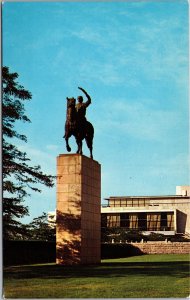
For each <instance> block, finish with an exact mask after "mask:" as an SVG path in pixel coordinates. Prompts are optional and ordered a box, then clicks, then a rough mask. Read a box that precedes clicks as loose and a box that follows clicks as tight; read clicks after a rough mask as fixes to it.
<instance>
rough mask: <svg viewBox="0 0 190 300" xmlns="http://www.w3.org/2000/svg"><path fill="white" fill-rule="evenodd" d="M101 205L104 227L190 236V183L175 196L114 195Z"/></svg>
mask: <svg viewBox="0 0 190 300" xmlns="http://www.w3.org/2000/svg"><path fill="white" fill-rule="evenodd" d="M105 200H107V201H108V203H107V205H103V206H102V208H101V220H102V227H107V228H110V227H121V228H126V229H128V230H129V229H131V230H137V231H141V232H143V233H144V234H149V233H150V232H155V233H160V234H165V235H174V234H177V233H178V234H183V235H184V234H185V235H190V186H177V187H176V195H172V196H122V197H118V196H111V197H109V198H107V199H105Z"/></svg>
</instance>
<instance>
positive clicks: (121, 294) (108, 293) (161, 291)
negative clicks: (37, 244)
mask: <svg viewBox="0 0 190 300" xmlns="http://www.w3.org/2000/svg"><path fill="white" fill-rule="evenodd" d="M189 287H190V282H189V256H188V255H183V254H181V255H180V254H164V255H142V256H135V257H129V258H121V259H109V260H108V259H107V260H102V263H101V264H100V265H88V266H73V267H68V266H58V265H55V264H38V265H25V266H14V267H13V266H12V267H6V268H5V269H4V297H5V298H186V297H188V296H189Z"/></svg>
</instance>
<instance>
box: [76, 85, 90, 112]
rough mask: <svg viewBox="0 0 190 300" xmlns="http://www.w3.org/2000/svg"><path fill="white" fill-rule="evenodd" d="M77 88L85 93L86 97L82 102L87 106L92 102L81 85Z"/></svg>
mask: <svg viewBox="0 0 190 300" xmlns="http://www.w3.org/2000/svg"><path fill="white" fill-rule="evenodd" d="M78 88H79V90H81V91H82V92H83V93H84V94H85V96H86V97H87V99H88V100H87V101H86V102H84V104H85V106H86V107H87V106H89V105H90V104H91V102H92V101H91V98H90V96H89V95H88V93H87V92H86V91H85V90H84V89H83V88H81V87H78Z"/></svg>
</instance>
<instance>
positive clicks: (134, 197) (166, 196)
mask: <svg viewBox="0 0 190 300" xmlns="http://www.w3.org/2000/svg"><path fill="white" fill-rule="evenodd" d="M165 198H167V199H169V198H176V199H179V198H182V199H190V196H183V195H165V196H164V195H160V196H110V197H109V198H104V200H112V199H118V200H119V199H123V200H125V199H165Z"/></svg>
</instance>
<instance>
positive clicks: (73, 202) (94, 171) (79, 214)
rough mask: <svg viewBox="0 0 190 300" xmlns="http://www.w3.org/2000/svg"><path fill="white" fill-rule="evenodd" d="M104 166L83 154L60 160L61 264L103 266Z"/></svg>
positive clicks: (58, 229)
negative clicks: (101, 167)
mask: <svg viewBox="0 0 190 300" xmlns="http://www.w3.org/2000/svg"><path fill="white" fill-rule="evenodd" d="M100 194H101V171H100V164H99V163H98V162H96V161H94V160H92V159H90V158H88V157H86V156H83V155H79V154H60V155H59V156H58V157H57V211H56V262H57V264H66V265H68V264H69V265H70V264H91V263H100V258H101V254H100V234H101V206H100V205H101V204H100V202H101V200H100V197H101V195H100Z"/></svg>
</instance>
